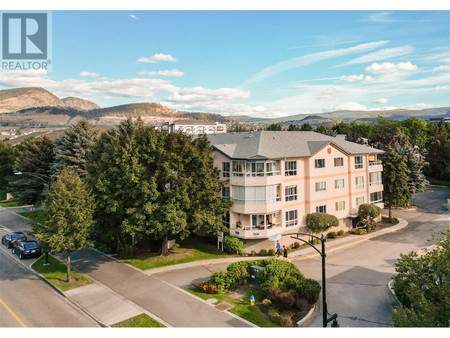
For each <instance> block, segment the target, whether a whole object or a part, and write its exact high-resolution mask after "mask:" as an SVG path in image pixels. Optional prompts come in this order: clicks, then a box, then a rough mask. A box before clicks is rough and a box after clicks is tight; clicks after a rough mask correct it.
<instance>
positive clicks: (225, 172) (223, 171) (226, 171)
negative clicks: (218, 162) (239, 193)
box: [222, 162, 231, 177]
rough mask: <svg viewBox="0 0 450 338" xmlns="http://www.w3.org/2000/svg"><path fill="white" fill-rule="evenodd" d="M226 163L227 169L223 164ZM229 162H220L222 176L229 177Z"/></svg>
mask: <svg viewBox="0 0 450 338" xmlns="http://www.w3.org/2000/svg"><path fill="white" fill-rule="evenodd" d="M227 164H228V170H225V166H226V165H227ZM230 169H231V164H230V162H222V177H230Z"/></svg>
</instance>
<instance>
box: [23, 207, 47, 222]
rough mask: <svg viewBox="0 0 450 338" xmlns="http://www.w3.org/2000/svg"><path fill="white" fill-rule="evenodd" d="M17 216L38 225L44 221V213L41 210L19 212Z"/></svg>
mask: <svg viewBox="0 0 450 338" xmlns="http://www.w3.org/2000/svg"><path fill="white" fill-rule="evenodd" d="M18 214H19V215H22V216H24V217H26V218H28V219H30V220H32V221H35V222H38V223H42V222H43V221H44V211H42V210H38V211H28V212H19V213H18Z"/></svg>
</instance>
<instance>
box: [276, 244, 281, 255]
mask: <svg viewBox="0 0 450 338" xmlns="http://www.w3.org/2000/svg"><path fill="white" fill-rule="evenodd" d="M276 248H277V257H280V256H281V244H280V242H277V246H276Z"/></svg>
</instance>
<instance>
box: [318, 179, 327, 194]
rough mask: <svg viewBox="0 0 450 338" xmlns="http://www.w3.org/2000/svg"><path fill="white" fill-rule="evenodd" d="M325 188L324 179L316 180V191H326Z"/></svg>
mask: <svg viewBox="0 0 450 338" xmlns="http://www.w3.org/2000/svg"><path fill="white" fill-rule="evenodd" d="M322 186H323V188H322V189H321V187H322ZM326 190H327V182H326V181H321V182H316V192H318V191H326Z"/></svg>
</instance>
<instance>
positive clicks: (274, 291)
mask: <svg viewBox="0 0 450 338" xmlns="http://www.w3.org/2000/svg"><path fill="white" fill-rule="evenodd" d="M280 293H281V290H280V289H279V288H277V287H275V286H266V287H265V288H264V289H263V295H264V297H266V298H267V299H269V300H271V301H274V300H275V299H276V298H277V296H278V295H279V294H280Z"/></svg>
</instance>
